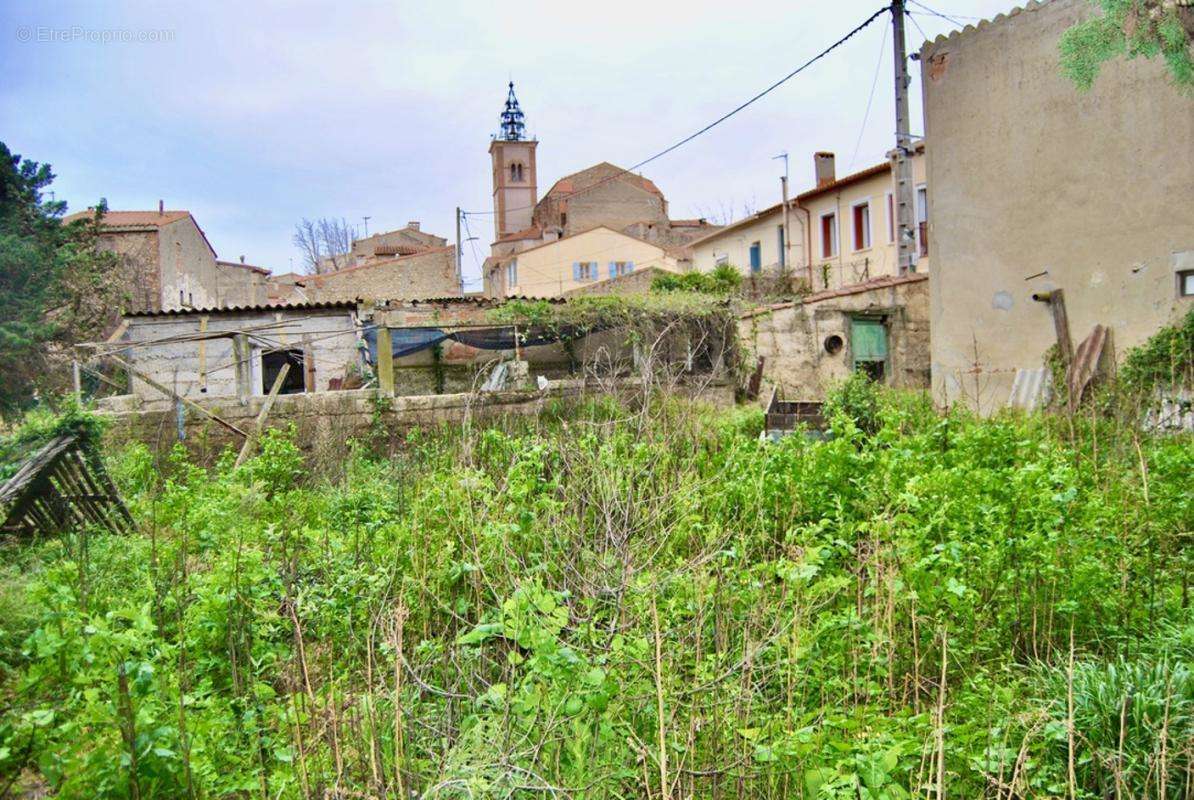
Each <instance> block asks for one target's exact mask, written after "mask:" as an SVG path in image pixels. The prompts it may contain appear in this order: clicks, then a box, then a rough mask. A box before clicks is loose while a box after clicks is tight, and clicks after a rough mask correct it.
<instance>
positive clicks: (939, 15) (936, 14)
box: [908, 0, 978, 28]
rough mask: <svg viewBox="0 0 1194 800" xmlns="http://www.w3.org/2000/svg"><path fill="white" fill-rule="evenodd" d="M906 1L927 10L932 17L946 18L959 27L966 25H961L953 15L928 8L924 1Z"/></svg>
mask: <svg viewBox="0 0 1194 800" xmlns="http://www.w3.org/2000/svg"><path fill="white" fill-rule="evenodd" d="M908 2H909V3H912V4H913V5H915V6H919V7H920V8H923V9H924V10H925V11H927V12H929V13H930V14H932V15H933V16H934V17H941V19H943V20H946V21H947V22H950V23H952V24H954V25H957V26H958V27H959V28H964V27H966V26H965V25H963V24H962V23H961V22H958V20H957V19H955V18H954V17H951V16H948V15H946V14H942V13H941V12H940V11H936V10H934V9H932V8H929V7H928V6H926V5H925V4H924V3H921V2H919V1H918V0H908ZM970 19H978V17H970Z"/></svg>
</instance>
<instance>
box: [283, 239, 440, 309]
mask: <svg viewBox="0 0 1194 800" xmlns="http://www.w3.org/2000/svg"><path fill="white" fill-rule="evenodd" d="M302 283H303V294H304V295H305V296H306V297H307V298H308V299H310V300H311V301H312V302H327V301H336V300H358V299H359V300H396V299H400V298H410V299H417V298H429V297H456V296H459V295H460V293H461V288H460V284H459V282H458V281H457V280H456V248H455V247H441V248H438V249H435V250H428V251H427V252H424V253H416V254H415V255H410V256H402V257H399V258H393V259H389V260H386V261H377V262H374V263H371V264H363V265H361V266H358V267H349V268H347V269H342V270H338V271H336V272H328V273H324V274H323V275H311V276H309V277H305V278H303V280H302Z"/></svg>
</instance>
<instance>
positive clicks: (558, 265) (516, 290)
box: [499, 228, 680, 297]
mask: <svg viewBox="0 0 1194 800" xmlns="http://www.w3.org/2000/svg"><path fill="white" fill-rule="evenodd" d="M516 260H517V264H518V266H517V273H518V275H517V278H518V280H517V282H516V283H514V284H513V285H510V286H506V287H505V290H506V293H507V294H508V295H527V296H529V297H558V296H560V295H562V294H564V293H566V292H568V291H569V290H572V289H576V288H580V287H582V286H585V285H587V284H589V283H595V282H596V281H576V280H574V279H573V272H572V264H573V263H574V262H577V261H586V262H590V261H596V262H597V273H598V274H597V280H604V279H606V278H608V277H609V264H610V262H611V261H633V262H634V268H635V269H636V270H639V269H644V268H646V267H657V268H659V269H663V270H667V271H668V272H679V271H680V268H679V265H678V264H677V262H676V260H675V259H674V258H672V257H671V256H669V255H667V254H666V253H665V252H664V251H663V249H661V248H659V247H657V246H656V245H653V244H648V243H647V242H643V241H640V240H638V239H635V238H632V237H630V236H626V235H625V234H622V233H618V232H617V231H612V230H609V229H608V228H597V229H595V230H591V231H587V232H585V233H581V234H577V235H576V236H569V237H568V238H566V239H560V240H559V241H558V242H552V243H551V244H546V245H542V246H540V247H536V248H533V249H531V250H526V251H524V252H522V253H519V254H518V255H517V256H516ZM499 270H503V271H504V270H505V264H503V265H501V266H499ZM502 280H504V275H503V276H502Z"/></svg>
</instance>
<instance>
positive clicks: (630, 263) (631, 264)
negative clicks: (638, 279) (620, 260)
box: [626, 261, 634, 272]
mask: <svg viewBox="0 0 1194 800" xmlns="http://www.w3.org/2000/svg"><path fill="white" fill-rule="evenodd" d="M626 271H627V272H634V262H633V261H627V262H626Z"/></svg>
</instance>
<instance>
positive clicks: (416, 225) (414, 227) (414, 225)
mask: <svg viewBox="0 0 1194 800" xmlns="http://www.w3.org/2000/svg"><path fill="white" fill-rule="evenodd" d="M406 227H408V228H410V229H411V230H412V231H417V230H418V229H419V221H418V220H417V219H416V220H413V221H411V222H408V223H406Z"/></svg>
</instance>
